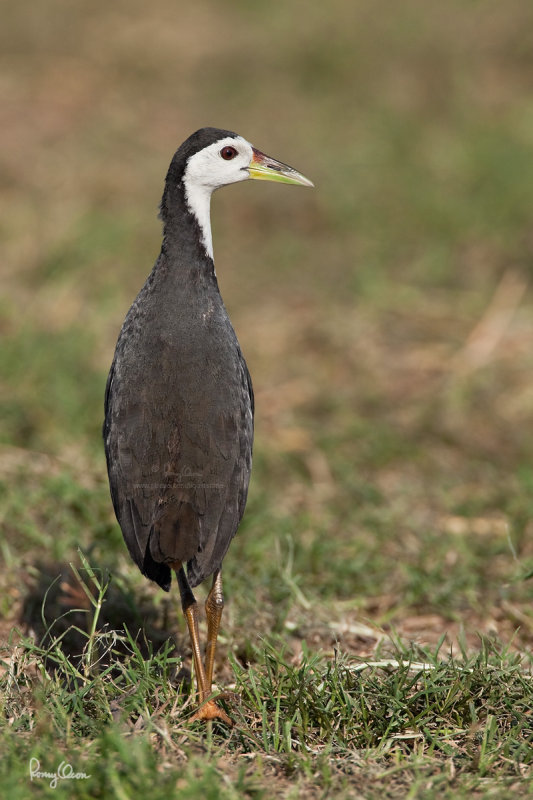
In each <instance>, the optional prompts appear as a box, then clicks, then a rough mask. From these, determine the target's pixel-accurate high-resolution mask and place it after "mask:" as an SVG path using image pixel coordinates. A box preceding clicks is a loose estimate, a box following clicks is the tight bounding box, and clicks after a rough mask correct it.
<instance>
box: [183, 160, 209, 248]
mask: <svg viewBox="0 0 533 800" xmlns="http://www.w3.org/2000/svg"><path fill="white" fill-rule="evenodd" d="M183 188H184V190H185V202H186V203H187V208H188V209H189V211H190V212H191V214H193V215H194V216H195V218H196V220H197V222H198V225H199V226H200V234H201V237H202V244H203V246H204V248H205V252H206V254H207V255H208V256H209V258H211V259H212V258H213V237H212V235H211V195H212V193H213V189H212V188H211V187H210V186H203V185H201V184H196V183H194V182H192V181H188V180H187V172H185V175H184V176H183Z"/></svg>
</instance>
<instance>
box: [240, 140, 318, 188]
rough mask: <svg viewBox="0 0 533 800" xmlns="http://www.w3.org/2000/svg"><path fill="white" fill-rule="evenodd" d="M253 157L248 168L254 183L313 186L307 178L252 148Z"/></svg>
mask: <svg viewBox="0 0 533 800" xmlns="http://www.w3.org/2000/svg"><path fill="white" fill-rule="evenodd" d="M253 151H254V156H253V158H252V161H251V163H250V166H249V167H248V173H249V175H250V178H252V179H253V180H256V181H277V182H278V183H294V184H299V185H300V186H314V184H313V183H312V182H311V181H310V180H309V178H306V177H304V176H303V175H301V174H300V173H299V172H296V170H295V169H293V168H292V167H289V166H288V164H283V163H282V162H281V161H276V160H275V159H274V158H270V156H266V155H265V154H264V153H262V152H261V151H260V150H256V149H255V147H254V148H253Z"/></svg>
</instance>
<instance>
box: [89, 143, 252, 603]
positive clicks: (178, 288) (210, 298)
mask: <svg viewBox="0 0 533 800" xmlns="http://www.w3.org/2000/svg"><path fill="white" fill-rule="evenodd" d="M227 136H235V134H232V133H230V132H228V131H221V130H216V129H207V130H206V129H203V130H202V131H199V132H198V133H197V134H196V135H195V136H193V137H191V138H190V139H188V140H187V141H186V142H185V143H184V144H183V145H182V146H181V147H180V149H179V150H178V151H177V153H176V154H175V156H174V158H173V159H172V163H171V165H170V168H169V171H168V174H167V179H166V185H165V191H164V195H163V200H162V203H161V212H160V215H161V218H162V220H163V244H162V248H161V253H160V255H159V258H158V259H157V261H156V263H155V266H154V268H153V270H152V272H151V274H150V276H149V277H148V279H147V281H146V283H145V284H144V286H143V288H142V289H141V291H140V292H139V294H138V296H137V298H136V300H135V301H134V303H133V305H132V306H131V308H130V310H129V312H128V314H127V316H126V319H125V322H124V325H123V327H122V330H121V332H120V336H119V339H118V342H117V346H116V350H115V357H114V359H113V364H112V366H111V371H110V373H109V378H108V381H107V388H106V396H105V423H104V442H105V449H106V457H107V466H108V472H109V482H110V487H111V496H112V499H113V506H114V508H115V513H116V515H117V519H118V521H119V523H120V526H121V528H122V532H123V534H124V539H125V541H126V544H127V546H128V549H129V552H130V554H131V556H132V558H133V560H134V561H135V563H136V564H137V565H138V567H139V569H140V570H141V572H142V573H143V574H144V575H146V576H147V577H148V578H150V579H152V580H154V581H156V582H157V583H158V584H159V585H160V586H162V587H163V589H166V590H168V589H169V588H170V582H171V572H170V567H169V566H168V565H169V564H170V563H172V562H176V561H181V562H183V563H187V574H188V580H189V583H190V585H191V586H192V587H194V586H196V585H197V584H198V583H200V582H201V581H203V580H204V579H205V578H206V577H207V576H209V575H211V574H212V573H213V572H214V571H215V570H216V569H217V568H218V567H220V565H221V563H222V559H223V558H224V555H225V553H226V551H227V549H228V547H229V544H230V542H231V539H232V538H233V536H234V534H235V532H236V530H237V527H238V525H239V522H240V520H241V517H242V515H243V512H244V507H245V504H246V497H247V493H248V483H249V480H250V471H251V465H252V441H253V406H254V401H253V391H252V382H251V379H250V374H249V372H248V369H247V366H246V362H245V360H244V358H243V355H242V353H241V349H240V347H239V343H238V341H237V337H236V335H235V332H234V330H233V327H232V325H231V323H230V321H229V318H228V315H227V312H226V309H225V307H224V303H223V301H222V297H221V295H220V292H219V289H218V283H217V279H216V276H215V272H214V265H213V261H212V259H211V258H210V257H209V256H208V255H207V254H206V252H205V249H204V247H203V246H202V243H201V236H200V234H201V232H200V230H199V226H198V222H197V220H196V218H195V217H194V215H193V214H192V213H191V211H190V210H189V208H188V206H187V202H186V199H185V196H184V186H183V184H182V178H183V171H184V168H185V165H186V163H187V159H188V157H189V156H190V155H191V154H192V153H194V152H197V151H198V150H200V149H202V148H204V147H206V146H207V145H209V144H211V143H213V142H215V141H217V140H218V139H220V138H222V137H227Z"/></svg>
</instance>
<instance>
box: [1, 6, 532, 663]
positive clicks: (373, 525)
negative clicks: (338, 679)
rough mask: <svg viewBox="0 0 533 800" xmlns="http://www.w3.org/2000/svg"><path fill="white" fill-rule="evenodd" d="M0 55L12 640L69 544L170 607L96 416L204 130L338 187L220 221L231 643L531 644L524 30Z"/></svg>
mask: <svg viewBox="0 0 533 800" xmlns="http://www.w3.org/2000/svg"><path fill="white" fill-rule="evenodd" d="M0 42H1V51H2V70H1V76H0V86H1V96H2V102H1V104H0V170H1V182H2V183H1V196H0V203H1V211H0V231H1V237H2V257H1V261H0V278H1V287H2V289H1V298H0V336H1V345H0V443H1V444H0V500H1V503H2V511H1V520H2V525H3V536H2V541H1V546H2V552H3V557H4V560H5V563H6V565H7V567H8V568H9V569H7V570H6V571H5V574H4V576H3V578H2V582H3V583H4V586H3V589H4V592H3V598H4V599H3V600H2V604H3V608H2V611H3V614H4V619H5V620H7V621H8V622H9V623H11V622H12V621H13V614H14V613H15V612H14V611H13V609H16V608H19V607H20V603H21V602H22V601H23V600H24V598H25V597H26V595H27V592H28V591H29V589H28V587H27V585H26V583H27V581H30V582H31V578H32V575H33V576H35V575H36V574H37V570H40V571H41V574H42V572H43V563H44V561H49V562H50V563H51V564H52V565H54V564H57V563H59V564H66V563H68V561H69V560H71V559H73V558H75V556H76V547H78V546H80V547H82V548H83V550H84V552H87V553H89V555H90V558H91V562H92V563H94V564H97V565H98V566H100V567H102V568H110V569H112V570H113V571H114V573H116V574H117V575H118V576H122V578H123V579H124V580H126V581H131V582H133V584H138V587H141V586H142V587H143V590H145V591H148V592H150V591H152V590H151V589H149V588H148V587H147V584H146V582H144V580H143V579H142V578H141V576H140V575H138V573H137V572H136V570H135V568H134V567H133V566H132V565H131V564H130V562H129V558H128V556H127V553H126V550H125V547H124V545H123V543H122V539H121V535H120V531H119V529H118V526H117V525H116V523H115V521H114V517H113V515H112V509H111V503H110V500H109V495H108V489H107V477H106V474H105V462H104V455H103V446H102V441H101V432H100V431H101V424H102V418H103V394H104V387H105V380H106V375H107V371H108V369H109V366H110V363H111V359H112V356H113V350H114V346H115V342H116V338H117V335H118V332H119V330H120V326H121V324H122V321H123V318H124V316H125V314H126V311H127V309H128V307H129V305H130V304H131V302H132V300H133V298H134V297H135V295H136V293H137V291H138V290H139V288H140V287H141V285H142V283H143V282H144V279H145V277H146V275H147V274H148V272H149V271H150V269H151V267H152V264H153V262H154V260H155V258H156V256H157V254H158V252H159V246H160V234H161V228H160V222H159V221H158V220H157V218H156V217H157V209H158V204H159V201H160V197H161V193H162V188H163V180H164V176H165V173H166V169H167V167H168V163H169V161H170V159H171V157H172V154H173V152H174V151H175V149H176V148H177V147H178V145H179V144H180V143H181V142H182V141H183V140H184V139H185V138H186V137H187V136H188V135H189V134H190V133H191V132H193V131H194V130H196V129H197V128H199V127H202V126H204V125H213V126H216V127H223V128H229V129H231V130H235V131H237V132H238V133H240V134H241V135H243V136H244V137H245V138H247V139H248V140H249V141H251V142H252V143H253V144H254V145H255V146H257V147H258V148H260V149H261V150H263V151H265V152H266V153H268V154H269V155H272V156H273V157H275V158H279V159H281V160H283V161H285V162H287V163H289V164H291V165H293V166H294V167H295V168H296V169H298V170H300V171H301V172H303V173H304V174H305V175H307V176H308V177H309V178H311V179H312V180H313V181H314V182H315V185H316V189H315V190H313V191H311V190H305V191H304V190H300V189H297V188H293V187H280V186H276V185H269V184H256V183H255V184H254V183H250V184H242V185H239V186H238V187H230V188H228V189H225V190H224V191H222V192H220V193H217V194H216V195H215V197H214V199H213V204H212V217H213V238H214V247H215V260H216V264H217V274H218V277H219V282H220V287H221V291H222V294H223V297H224V300H225V302H226V305H227V307H228V310H229V313H230V316H231V319H232V321H233V324H234V326H235V328H236V331H237V334H238V336H239V339H240V341H241V345H242V348H243V351H244V354H245V356H246V358H247V361H248V364H249V367H250V371H251V373H252V377H253V380H254V386H255V390H256V444H255V464H254V474H253V479H252V486H251V492H250V500H249V507H248V511H247V515H246V519H245V521H244V523H243V527H242V529H241V531H240V533H239V535H238V536H237V538H236V540H235V542H234V544H233V545H232V549H231V550H230V553H229V555H228V558H227V560H226V564H227V567H226V570H225V574H226V575H227V581H228V582H229V583H228V586H229V588H228V594H229V595H230V596H232V608H233V611H231V609H230V612H229V613H230V617H229V619H230V622H229V623H227V624H228V625H229V626H231V625H235V624H237V623H238V624H241V623H245V622H248V623H250V624H252V626H253V624H255V625H256V627H262V628H267V629H272V628H273V627H274V628H275V627H276V626H279V625H282V624H283V620H284V619H285V617H287V616H289V615H290V614H293V613H296V612H295V611H294V609H295V608H296V609H298V608H300V609H302V611H303V612H306V611H307V612H308V611H309V609H310V608H311V607H312V608H313V609H314V612H313V613H314V619H315V621H316V620H318V619H319V618H320V613H319V609H320V608H321V607H324V608H325V609H326V611H325V612H324V613H325V616H326V617H327V618H328V619H330V620H332V619H336V620H345V621H346V625H347V626H348V627H346V628H345V629H342V630H345V632H346V631H348V632H349V631H350V630H352V631H353V628H352V629H350V627H349V621H350V619H351V618H352V616H353V615H357V616H361V615H363V616H366V617H367V618H369V619H371V620H372V621H373V622H374V623H376V624H379V625H386V624H389V623H390V622H391V621H392V622H393V623H394V624H396V625H398V626H399V627H400V629H401V630H402V631H403V632H405V633H406V634H407V635H408V636H411V637H414V638H416V637H417V636H418V637H421V638H422V639H423V640H424V641H427V640H428V637H429V639H431V636H432V635H433V636H434V638H435V640H437V639H438V638H439V637H440V634H441V633H442V632H443V631H444V630H451V629H452V628H453V625H457V626H460V625H465V624H466V626H467V628H469V629H471V630H472V631H473V630H478V629H479V630H482V631H484V632H486V633H487V634H496V635H498V636H501V637H503V638H505V637H507V636H510V635H511V633H512V631H514V629H515V628H516V627H517V626H520V634H519V639H518V640H517V641H524V640H525V639H531V638H533V617H532V616H531V580H529V577H530V576H531V574H533V544H532V537H531V532H532V527H531V521H530V520H531V512H532V510H533V499H532V489H533V467H532V458H531V456H532V444H533V380H532V374H533V372H532V370H533V315H532V311H533V308H532V306H533V295H532V293H531V285H530V283H531V281H530V277H531V274H532V268H533V6H532V5H530V4H528V3H524V2H519V0H508V2H506V3H505V4H502V3H500V2H496V1H495V0H486V2H483V3H481V2H472V3H464V2H459V0H451V1H450V2H448V3H446V4H428V3H427V2H423V0H407V1H406V2H402V3H395V2H392V1H389V2H387V1H386V0H381V1H380V2H375V1H372V2H371V1H370V0H351V2H347V1H346V0H332V2H330V3H328V4H326V5H325V4H311V3H305V2H301V1H299V0H290V1H289V2H286V3H283V4H273V3H266V2H253V3H249V2H243V1H242V0H235V1H234V2H218V1H215V0H199V1H197V2H195V3H188V4H185V3H176V2H172V1H171V0H155V2H153V3H151V4H149V5H147V4H146V3H145V2H141V1H140V0H128V1H127V2H126V0H117V1H116V2H113V3H109V2H103V1H102V0H93V2H91V3H84V4H82V3H73V2H72V0H69V2H67V0H48V1H47V2H46V3H33V4H32V5H31V8H30V7H29V6H28V5H27V4H25V3H19V4H13V3H11V4H8V3H4V4H3V8H2V26H1V29H0ZM55 569H56V567H55V566H51V567H50V575H51V576H52V577H53V576H54V574H56V573H55V572H54V570H55ZM21 575H22V576H29V577H24V578H23V581H22V583H21V580H20V576H21ZM50 579H51V578H50ZM25 581H26V583H25ZM144 587H146V588H144ZM246 593H248V597H249V596H250V593H252V594H253V596H254V597H256V598H260V599H262V600H263V601H264V602H263V617H262V619H261V620H257V619H255V621H254V619H252V616H251V615H252V611H254V610H253V609H250V608H249V601H247V600H246ZM161 597H162V593H160V592H156V591H155V590H154V591H153V592H152V602H153V603H159V602H161V603H163V602H166V599H161ZM174 600H175V602H177V598H175V599H174ZM254 613H256V610H255V612H254ZM232 614H233V615H234V616H233V617H232V616H231V615H232ZM280 619H281V620H282V621H281V622H280ZM302 625H303V623H302ZM301 630H302V631H303V633H301V636H305V635H307V634H306V631H305V629H304V628H301ZM342 630H341V628H339V627H338V626H337V630H336V634H335V635H336V636H337V637H339V636H342ZM328 635H329V634H328ZM320 636H321V634H320V631H319V633H318V634H317V636H316V641H317V643H320V642H322V639H321V638H320ZM346 637H347V638H346V641H345V645H346V646H347V647H353V648H357V647H359V648H360V649H361V648H362V649H364V642H363V644H361V640H360V637H359V639H358V640H357V642H358V643H357V642H356V641H355V640H353V641H352V640H351V639H350V638H349V634H348V633H346ZM520 637H521V638H520ZM352 638H353V637H352ZM355 638H356V639H357V637H355Z"/></svg>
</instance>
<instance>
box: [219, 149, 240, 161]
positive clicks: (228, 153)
mask: <svg viewBox="0 0 533 800" xmlns="http://www.w3.org/2000/svg"><path fill="white" fill-rule="evenodd" d="M220 155H221V156H222V158H223V159H224V161H231V159H232V158H235V156H236V155H237V151H236V150H235V148H234V147H223V148H222V150H221V151H220Z"/></svg>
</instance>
